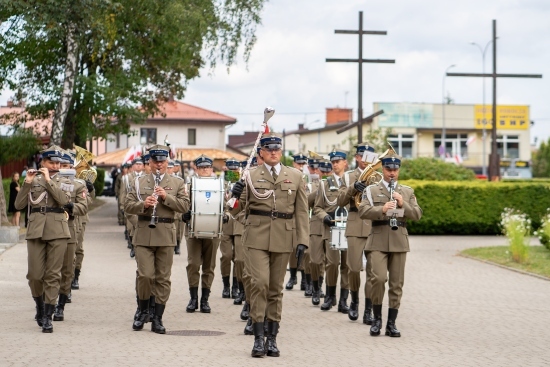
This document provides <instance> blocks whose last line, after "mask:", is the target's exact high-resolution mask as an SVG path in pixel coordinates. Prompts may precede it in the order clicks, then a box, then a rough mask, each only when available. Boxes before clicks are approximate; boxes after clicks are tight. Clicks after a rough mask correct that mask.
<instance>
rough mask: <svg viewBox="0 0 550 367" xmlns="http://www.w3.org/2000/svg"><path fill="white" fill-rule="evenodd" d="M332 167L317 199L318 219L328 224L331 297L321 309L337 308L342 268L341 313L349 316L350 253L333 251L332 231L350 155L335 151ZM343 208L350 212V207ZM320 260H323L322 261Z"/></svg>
mask: <svg viewBox="0 0 550 367" xmlns="http://www.w3.org/2000/svg"><path fill="white" fill-rule="evenodd" d="M329 158H330V163H329V164H326V163H323V164H322V166H321V165H320V167H319V168H321V167H322V168H323V171H324V172H323V174H324V175H327V178H326V179H325V180H323V182H322V184H321V185H320V188H319V191H318V195H317V198H316V199H315V208H314V211H313V213H314V215H315V216H316V217H317V218H318V219H319V220H321V221H322V223H323V224H324V226H323V231H322V241H323V244H324V252H325V255H326V261H327V266H326V272H327V278H326V281H327V294H326V296H325V302H324V303H323V304H322V305H321V310H322V311H328V310H330V309H331V308H332V306H335V305H336V284H337V282H338V268H340V301H339V302H338V312H341V313H347V312H348V310H349V308H348V305H347V298H348V292H349V288H348V287H349V283H348V266H347V252H346V251H340V250H334V249H331V248H330V227H332V226H334V220H335V219H336V214H337V213H336V209H337V208H338V204H337V199H338V188H339V187H340V185H341V184H342V176H343V174H344V170H345V168H346V164H347V161H346V158H347V154H346V153H345V152H342V151H336V150H335V151H333V152H331V153H330V154H329ZM343 207H345V208H347V206H346V205H344V206H343ZM318 259H319V260H320V258H318Z"/></svg>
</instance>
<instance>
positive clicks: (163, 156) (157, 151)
mask: <svg viewBox="0 0 550 367" xmlns="http://www.w3.org/2000/svg"><path fill="white" fill-rule="evenodd" d="M149 155H150V156H151V159H152V160H154V161H157V162H162V161H166V160H168V157H169V155H170V148H168V147H167V146H166V145H160V144H157V145H153V146H152V147H151V148H150V149H149Z"/></svg>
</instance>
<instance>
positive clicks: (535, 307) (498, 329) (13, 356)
mask: <svg viewBox="0 0 550 367" xmlns="http://www.w3.org/2000/svg"><path fill="white" fill-rule="evenodd" d="M105 200H107V204H105V205H103V206H102V207H100V208H98V209H96V210H95V211H93V212H92V214H91V224H89V225H88V230H87V233H86V239H85V251H86V256H85V258H84V268H83V271H82V275H81V277H80V285H81V289H80V290H77V291H73V303H72V304H68V305H67V306H66V316H65V321H63V322H55V323H54V333H53V334H43V333H42V332H41V331H40V328H39V327H38V326H37V325H36V323H35V322H34V320H33V317H34V312H35V310H34V302H33V300H32V298H31V295H30V290H29V288H28V286H27V282H26V280H25V275H26V270H27V254H26V246H25V244H24V243H20V244H18V245H17V246H14V247H12V248H11V249H9V250H8V251H6V252H4V253H3V254H2V255H1V256H0V294H1V295H2V303H1V304H2V323H1V327H0V366H38V365H41V366H56V367H57V366H132V367H135V366H183V365H185V364H187V363H193V365H194V366H258V365H261V364H265V365H270V366H275V365H277V366H312V365H325V366H344V365H359V364H365V365H375V366H398V365H403V366H413V365H414V366H490V365H491V366H519V365H522V366H543V365H549V364H550V348H549V342H548V341H549V337H550V331H549V329H548V326H549V325H550V311H549V310H550V282H549V281H545V280H542V279H537V278H534V277H530V276H526V275H522V274H518V273H515V272H512V271H508V270H505V269H501V268H498V267H495V266H491V265H487V264H484V263H481V262H478V261H474V260H469V259H465V258H462V257H458V256H456V253H457V251H459V250H461V249H463V248H466V247H475V246H482V245H499V244H503V243H504V238H502V237H420V236H413V237H411V249H412V252H411V253H410V256H409V258H408V261H407V272H406V274H407V278H406V281H405V287H404V296H403V299H402V308H401V310H400V313H399V317H398V320H397V321H398V322H397V324H398V327H399V329H400V330H401V332H402V335H403V336H402V337H401V338H395V339H393V338H389V337H385V336H380V337H378V338H373V337H370V336H369V328H368V326H366V325H363V324H362V323H360V322H351V321H349V320H348V318H347V316H346V315H343V314H339V313H337V312H336V311H330V312H321V311H319V309H318V308H317V307H314V306H312V305H311V301H310V299H309V298H305V297H304V296H303V292H300V291H297V290H293V291H285V297H284V312H283V321H282V324H281V332H280V335H279V338H278V344H279V347H280V349H281V351H282V355H281V357H280V358H265V359H263V360H256V359H252V358H251V357H250V350H251V348H252V340H253V337H251V336H245V335H243V334H242V330H243V328H244V325H245V323H244V322H242V321H240V319H239V313H240V309H241V307H239V306H234V305H233V304H232V300H231V301H230V300H227V299H222V298H221V288H222V287H221V277H220V276H219V269H216V278H215V280H214V287H213V295H212V297H211V301H210V305H211V307H212V309H213V312H212V314H201V313H198V312H197V313H194V314H187V313H186V312H185V306H186V305H187V301H188V299H189V296H188V291H187V288H188V285H187V280H186V276H185V266H186V263H187V261H186V254H185V250H184V251H183V254H182V255H181V256H179V257H178V256H176V257H175V261H174V267H173V271H172V295H171V298H170V300H169V302H168V307H167V310H166V313H165V316H164V323H165V326H166V327H167V329H168V330H169V331H170V330H172V331H173V330H199V329H200V330H211V331H221V332H224V333H225V334H224V335H221V336H208V337H198V336H172V335H157V334H154V333H152V332H150V331H149V327H150V324H148V325H147V327H146V329H147V330H143V331H141V332H134V331H132V328H131V324H132V317H133V314H134V311H135V308H136V304H135V295H134V277H135V262H134V260H133V259H130V257H129V256H128V250H127V249H126V245H125V241H124V236H123V234H122V227H119V226H117V225H116V218H115V204H114V201H113V199H112V198H107V199H105ZM362 276H363V282H364V273H363V274H362ZM361 301H363V299H361ZM363 307H364V304H361V311H362V310H363ZM385 307H387V305H385ZM386 313H387V311H386V308H385V309H384V322H385V320H386ZM360 320H361V319H360Z"/></svg>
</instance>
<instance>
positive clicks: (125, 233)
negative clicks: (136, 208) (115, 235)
mask: <svg viewBox="0 0 550 367" xmlns="http://www.w3.org/2000/svg"><path fill="white" fill-rule="evenodd" d="M119 224H120V223H119ZM124 239H125V240H126V241H128V230H127V229H125V230H124ZM128 248H130V243H128Z"/></svg>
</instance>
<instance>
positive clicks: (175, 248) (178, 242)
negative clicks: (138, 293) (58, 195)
mask: <svg viewBox="0 0 550 367" xmlns="http://www.w3.org/2000/svg"><path fill="white" fill-rule="evenodd" d="M180 245H181V241H180V240H178V241H177V242H176V247H174V254H176V255H179V254H181V250H180ZM162 334H164V333H162Z"/></svg>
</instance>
